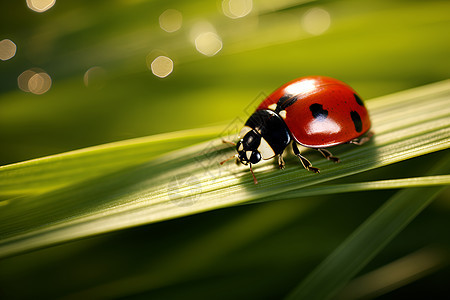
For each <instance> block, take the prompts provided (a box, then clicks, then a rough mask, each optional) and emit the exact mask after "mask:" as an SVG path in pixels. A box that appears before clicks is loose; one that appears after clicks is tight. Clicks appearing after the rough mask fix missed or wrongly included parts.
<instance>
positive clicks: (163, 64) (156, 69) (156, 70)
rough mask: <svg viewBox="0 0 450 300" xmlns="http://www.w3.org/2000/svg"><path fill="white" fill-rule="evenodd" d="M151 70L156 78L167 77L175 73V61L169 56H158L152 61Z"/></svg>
mask: <svg viewBox="0 0 450 300" xmlns="http://www.w3.org/2000/svg"><path fill="white" fill-rule="evenodd" d="M150 69H151V70H152V73H153V74H154V75H155V76H158V77H160V78H164V77H167V76H169V74H170V73H172V71H173V61H172V60H171V59H170V58H168V57H167V56H158V57H157V58H155V59H154V60H153V61H152V63H151V65H150Z"/></svg>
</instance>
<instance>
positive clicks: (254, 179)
mask: <svg viewBox="0 0 450 300" xmlns="http://www.w3.org/2000/svg"><path fill="white" fill-rule="evenodd" d="M248 165H249V166H250V172H251V173H252V176H253V182H254V183H255V184H258V180H256V177H255V173H253V169H252V164H248Z"/></svg>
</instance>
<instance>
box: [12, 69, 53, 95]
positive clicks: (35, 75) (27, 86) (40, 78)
mask: <svg viewBox="0 0 450 300" xmlns="http://www.w3.org/2000/svg"><path fill="white" fill-rule="evenodd" d="M17 84H18V86H19V88H20V89H21V90H22V91H24V92H27V93H33V94H36V95H41V94H44V93H46V92H47V91H48V90H49V89H50V87H51V86H52V79H51V77H50V76H49V75H48V74H47V73H46V72H44V71H43V70H40V69H31V70H26V71H25V72H23V73H22V74H20V75H19V77H18V78H17Z"/></svg>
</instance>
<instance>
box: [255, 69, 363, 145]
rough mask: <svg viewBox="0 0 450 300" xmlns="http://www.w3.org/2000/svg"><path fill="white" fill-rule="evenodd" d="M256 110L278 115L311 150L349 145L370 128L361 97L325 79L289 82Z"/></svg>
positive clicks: (298, 139)
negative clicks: (272, 112)
mask: <svg viewBox="0 0 450 300" xmlns="http://www.w3.org/2000/svg"><path fill="white" fill-rule="evenodd" d="M256 110H257V111H258V110H273V111H275V112H277V113H278V114H279V115H280V116H281V117H282V118H283V120H284V121H285V123H286V125H287V127H288V129H289V131H290V133H291V136H292V137H293V138H294V139H295V141H296V142H298V143H299V144H301V145H303V146H305V147H309V148H325V147H331V146H334V145H338V144H342V143H346V142H349V141H351V140H353V139H355V138H357V137H359V136H361V135H363V134H364V133H366V132H367V131H368V130H369V129H370V126H371V123H370V118H369V114H368V112H367V109H366V107H365V106H364V103H363V102H362V100H361V98H360V97H359V96H358V94H357V93H356V92H355V91H354V90H353V89H352V88H351V87H350V86H348V85H347V84H345V83H343V82H341V81H339V80H336V79H333V78H329V77H324V76H308V77H302V78H298V79H295V80H293V81H290V82H288V83H286V84H284V85H283V86H281V87H280V88H278V89H277V90H276V91H274V92H273V93H272V94H271V95H270V96H268V97H267V98H266V99H265V100H264V101H263V102H262V103H261V104H260V105H259V106H258V108H257V109H256Z"/></svg>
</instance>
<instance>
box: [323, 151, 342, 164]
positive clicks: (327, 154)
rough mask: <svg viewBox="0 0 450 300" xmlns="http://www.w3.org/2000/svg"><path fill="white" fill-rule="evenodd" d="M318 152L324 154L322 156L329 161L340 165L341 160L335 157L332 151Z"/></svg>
mask: <svg viewBox="0 0 450 300" xmlns="http://www.w3.org/2000/svg"><path fill="white" fill-rule="evenodd" d="M317 151H319V152H320V153H322V155H323V156H324V157H325V158H326V159H328V160H331V161H332V162H335V163H338V162H340V161H341V160H340V159H339V157H336V156H333V154H331V152H330V151H328V150H326V149H317Z"/></svg>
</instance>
